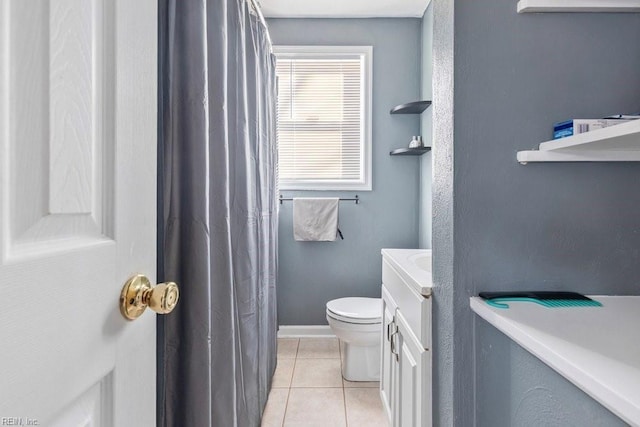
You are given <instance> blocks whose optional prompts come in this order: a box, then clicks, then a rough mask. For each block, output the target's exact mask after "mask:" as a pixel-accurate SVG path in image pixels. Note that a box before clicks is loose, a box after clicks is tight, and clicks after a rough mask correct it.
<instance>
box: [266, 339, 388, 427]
mask: <svg viewBox="0 0 640 427" xmlns="http://www.w3.org/2000/svg"><path fill="white" fill-rule="evenodd" d="M340 363H341V360H340V346H339V344H338V339H336V338H300V339H298V338H280V339H278V364H277V367H276V372H275V374H274V376H273V385H272V388H271V393H270V394H269V400H268V401H267V406H266V408H265V411H264V415H263V418H262V427H316V426H317V427H378V426H380V427H387V426H388V423H387V418H386V415H385V414H384V410H383V409H382V402H381V401H380V391H379V390H378V383H377V382H364V383H363V382H351V381H346V380H344V379H343V378H342V374H341V371H340V369H341V367H340Z"/></svg>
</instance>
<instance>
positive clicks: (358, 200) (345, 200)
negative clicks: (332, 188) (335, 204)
mask: <svg viewBox="0 0 640 427" xmlns="http://www.w3.org/2000/svg"><path fill="white" fill-rule="evenodd" d="M279 200H280V204H282V202H284V201H289V200H293V198H292V197H286V198H285V197H282V194H281V195H280V199H279ZM338 200H340V201H341V202H356V205H357V204H359V203H360V198H359V197H358V195H357V194H356V196H355V197H354V198H352V199H343V198H342V197H340V198H339V199H338Z"/></svg>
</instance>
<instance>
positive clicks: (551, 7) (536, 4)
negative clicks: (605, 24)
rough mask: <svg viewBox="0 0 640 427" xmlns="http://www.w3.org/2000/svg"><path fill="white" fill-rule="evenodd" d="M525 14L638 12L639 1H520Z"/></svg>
mask: <svg viewBox="0 0 640 427" xmlns="http://www.w3.org/2000/svg"><path fill="white" fill-rule="evenodd" d="M527 12H640V0H520V1H519V2H518V13H527Z"/></svg>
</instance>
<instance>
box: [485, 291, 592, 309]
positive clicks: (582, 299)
mask: <svg viewBox="0 0 640 427" xmlns="http://www.w3.org/2000/svg"><path fill="white" fill-rule="evenodd" d="M480 297H481V298H483V299H484V300H485V301H486V302H487V304H489V305H490V306H492V307H496V308H509V305H508V304H505V303H506V302H534V303H536V304H540V305H542V306H544V307H547V308H558V307H602V303H600V302H598V301H595V300H592V299H591V298H589V297H586V296H584V295H582V294H579V293H576V292H556V291H537V292H480Z"/></svg>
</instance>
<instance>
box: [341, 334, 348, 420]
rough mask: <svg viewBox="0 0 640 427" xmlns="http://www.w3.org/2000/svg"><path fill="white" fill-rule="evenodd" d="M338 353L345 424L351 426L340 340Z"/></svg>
mask: <svg viewBox="0 0 640 427" xmlns="http://www.w3.org/2000/svg"><path fill="white" fill-rule="evenodd" d="M338 353H339V355H340V383H341V384H342V404H343V408H344V425H345V427H349V419H348V418H347V394H346V393H345V391H344V377H343V376H342V344H341V343H340V341H338Z"/></svg>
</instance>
